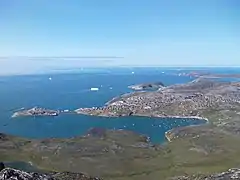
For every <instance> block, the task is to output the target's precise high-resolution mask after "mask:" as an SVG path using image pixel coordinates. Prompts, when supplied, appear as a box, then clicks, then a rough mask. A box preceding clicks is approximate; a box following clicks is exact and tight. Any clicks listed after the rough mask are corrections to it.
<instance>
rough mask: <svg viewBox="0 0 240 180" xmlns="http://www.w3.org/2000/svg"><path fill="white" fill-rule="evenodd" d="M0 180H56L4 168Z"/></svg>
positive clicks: (46, 176) (0, 173)
mask: <svg viewBox="0 0 240 180" xmlns="http://www.w3.org/2000/svg"><path fill="white" fill-rule="evenodd" d="M0 180H56V179H55V178H53V177H51V176H48V175H43V174H38V173H27V172H24V171H20V170H16V169H11V168H5V169H3V170H2V171H1V172H0Z"/></svg>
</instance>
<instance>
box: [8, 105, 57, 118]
mask: <svg viewBox="0 0 240 180" xmlns="http://www.w3.org/2000/svg"><path fill="white" fill-rule="evenodd" d="M59 114H60V111H59V110H51V109H45V108H40V107H33V108H31V109H26V110H21V111H17V112H15V113H14V114H13V115H12V117H13V118H16V117H20V116H58V115H59Z"/></svg>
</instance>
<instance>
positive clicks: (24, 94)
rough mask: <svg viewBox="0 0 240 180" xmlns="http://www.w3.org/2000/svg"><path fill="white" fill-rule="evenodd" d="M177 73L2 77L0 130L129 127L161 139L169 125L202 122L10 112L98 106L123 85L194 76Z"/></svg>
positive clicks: (58, 132)
mask: <svg viewBox="0 0 240 180" xmlns="http://www.w3.org/2000/svg"><path fill="white" fill-rule="evenodd" d="M225 71H226V70H225ZM133 72H134V73H133ZM176 72H177V71H176V70H171V69H166V68H165V69H157V68H146V69H141V68H137V69H124V70H123V69H95V70H91V71H90V70H85V71H81V72H79V73H77V72H74V73H68V74H67V73H65V74H63V73H62V74H60V73H58V74H52V75H27V76H3V77H0V132H4V133H9V134H13V135H19V136H24V137H31V138H46V137H72V136H76V135H83V134H85V133H86V131H87V130H88V129H89V128H91V127H104V128H109V129H127V130H133V131H135V132H138V133H141V134H145V135H148V136H149V137H150V139H151V141H152V142H154V143H162V142H164V141H165V140H166V139H165V137H164V133H165V132H166V131H167V130H169V129H172V128H174V127H178V126H187V125H191V124H199V123H204V122H203V121H199V120H186V119H157V118H146V117H121V118H103V117H93V116H84V115H60V116H58V117H39V118H32V117H27V118H25V117H24V118H23V117H21V118H16V119H12V118H11V115H12V113H13V111H14V110H17V109H19V108H22V107H24V108H31V107H33V106H41V107H45V108H50V109H70V110H74V109H77V108H80V107H92V106H101V105H104V103H105V102H107V101H108V100H110V99H111V98H113V97H115V96H117V95H120V94H123V93H127V92H131V90H129V89H128V88H127V86H129V85H132V84H136V83H143V82H156V81H161V82H163V83H164V84H165V85H170V84H175V83H185V82H189V81H191V80H193V78H191V77H183V76H176V75H172V73H176ZM231 72H232V71H231ZM49 78H51V80H49ZM91 87H98V88H99V91H90V88H91Z"/></svg>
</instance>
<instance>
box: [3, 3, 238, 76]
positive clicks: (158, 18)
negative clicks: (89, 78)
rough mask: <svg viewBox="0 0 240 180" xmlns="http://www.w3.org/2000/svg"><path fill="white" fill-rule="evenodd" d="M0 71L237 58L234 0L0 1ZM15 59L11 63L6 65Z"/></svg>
mask: <svg viewBox="0 0 240 180" xmlns="http://www.w3.org/2000/svg"><path fill="white" fill-rule="evenodd" d="M0 22H1V23H0V56H121V57H124V58H123V59H112V61H111V62H108V63H106V62H104V63H102V59H91V60H90V59H89V62H90V61H91V62H90V63H87V61H86V60H84V63H83V62H82V61H83V59H79V60H76V59H74V60H73V59H72V60H48V61H47V60H44V61H39V60H38V61H37V60H34V59H32V60H24V59H18V58H14V59H5V60H3V59H1V60H0V72H6V73H7V72H17V71H19V72H22V71H39V70H44V69H49V68H64V67H76V66H77V67H78V66H93V65H95V66H101V65H129V66H131V65H141V66H144V65H159V66H160V65H164V66H166V65H170V66H171V65H181V66H185V65H190V66H198V65H240V50H239V49H240V1H238V0H194V1H193V0H171V1H170V0H121V1H117V0H116V1H115V0H68V1H66V0H51V1H49V0H48V1H47V0H36V1H32V0H21V1H17V0H11V1H0ZM13 66H14V67H13Z"/></svg>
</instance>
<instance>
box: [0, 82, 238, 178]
mask: <svg viewBox="0 0 240 180" xmlns="http://www.w3.org/2000/svg"><path fill="white" fill-rule="evenodd" d="M76 112H77V113H79V114H87V115H97V116H111V117H112V116H113V117H119V116H153V117H167V118H169V117H184V118H186V117H188V118H193V117H194V118H197V117H198V118H204V119H208V122H209V123H206V124H203V125H198V126H188V127H178V128H175V129H172V130H170V131H168V132H166V136H167V138H168V139H169V141H170V142H166V143H165V144H162V145H159V144H152V143H150V142H149V140H148V138H147V137H146V136H143V135H139V134H137V133H134V132H131V131H126V130H106V129H101V128H93V129H90V130H89V131H88V132H87V133H86V135H84V136H76V137H72V138H48V139H28V138H23V137H16V136H12V135H8V134H4V133H2V134H0V159H1V160H2V161H25V162H31V164H34V166H36V167H38V168H39V169H42V170H47V171H55V172H56V171H57V172H63V171H70V172H74V173H83V174H89V175H91V176H93V177H101V178H103V179H106V180H146V179H151V180H159V179H163V180H164V179H174V180H175V179H179V180H192V179H199V180H219V179H233V178H235V179H239V169H238V168H240V167H239V164H240V158H239V156H240V146H239V144H240V138H239V134H240V83H236V82H220V81H213V80H210V79H205V78H199V79H197V80H194V81H192V82H189V83H186V84H175V85H171V86H167V87H164V88H162V89H160V90H157V91H151V92H136V93H131V94H127V95H123V96H119V97H117V98H115V99H114V100H112V101H109V102H108V103H107V104H106V105H105V106H103V107H95V108H82V109H78V110H76Z"/></svg>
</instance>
